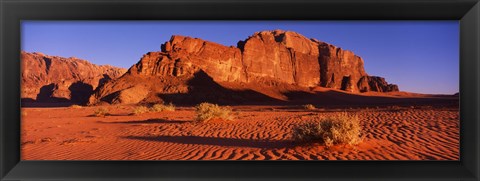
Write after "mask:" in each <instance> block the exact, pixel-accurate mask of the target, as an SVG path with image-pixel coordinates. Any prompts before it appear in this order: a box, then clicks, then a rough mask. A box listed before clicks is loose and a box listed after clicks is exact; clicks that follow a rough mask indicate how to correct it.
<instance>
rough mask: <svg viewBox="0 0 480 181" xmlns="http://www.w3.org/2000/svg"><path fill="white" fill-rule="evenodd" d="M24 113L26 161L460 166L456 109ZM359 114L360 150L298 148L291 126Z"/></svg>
mask: <svg viewBox="0 0 480 181" xmlns="http://www.w3.org/2000/svg"><path fill="white" fill-rule="evenodd" d="M103 107H105V108H107V109H109V110H110V114H111V115H110V116H106V117H95V116H92V115H93V113H94V111H95V110H96V109H98V108H99V107H80V108H74V107H63V108H22V121H21V127H22V135H21V141H22V142H21V150H22V153H21V156H22V160H458V159H459V126H460V124H459V110H458V108H448V107H431V106H418V107H413V106H408V107H407V106H404V107H398V106H393V107H391V106H389V107H374V108H343V109H341V108H332V109H322V108H319V109H316V110H312V111H309V110H305V109H303V108H302V107H301V106H284V107H272V106H234V107H232V108H233V110H234V111H235V116H234V117H235V119H234V120H233V121H220V120H215V121H211V122H208V123H198V124H195V123H193V122H192V120H193V119H194V118H195V111H194V108H193V107H177V110H176V111H174V112H158V113H145V114H141V115H130V113H131V112H132V110H133V108H134V106H103ZM344 111H346V112H349V113H351V114H357V115H358V116H359V118H360V120H361V124H362V126H363V136H364V141H363V142H362V143H360V144H359V145H357V146H345V145H336V146H333V147H330V148H326V147H324V146H322V145H319V144H310V145H299V144H298V143H295V142H293V141H292V139H291V135H292V127H293V126H295V125H296V124H299V123H301V122H307V121H309V120H310V119H311V118H312V117H313V116H328V115H332V114H337V113H340V112H344Z"/></svg>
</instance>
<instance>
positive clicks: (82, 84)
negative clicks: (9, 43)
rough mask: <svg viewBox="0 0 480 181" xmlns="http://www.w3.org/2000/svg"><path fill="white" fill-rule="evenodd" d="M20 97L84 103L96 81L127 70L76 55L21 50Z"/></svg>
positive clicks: (113, 76) (45, 100)
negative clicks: (65, 56)
mask: <svg viewBox="0 0 480 181" xmlns="http://www.w3.org/2000/svg"><path fill="white" fill-rule="evenodd" d="M20 56H21V67H22V75H21V97H22V100H24V101H26V102H28V101H35V102H71V103H78V104H85V103H87V102H88V98H89V97H90V96H91V94H92V93H93V90H94V89H96V88H97V87H98V86H99V85H101V84H103V83H105V82H107V81H108V80H111V79H114V78H117V77H119V76H121V75H123V74H124V73H125V72H126V71H127V70H126V69H123V68H116V67H113V66H109V65H101V66H99V65H94V64H91V63H89V62H88V61H86V60H81V59H78V58H73V57H70V58H63V57H58V56H48V55H44V54H42V53H27V52H23V51H22V52H21V55H20Z"/></svg>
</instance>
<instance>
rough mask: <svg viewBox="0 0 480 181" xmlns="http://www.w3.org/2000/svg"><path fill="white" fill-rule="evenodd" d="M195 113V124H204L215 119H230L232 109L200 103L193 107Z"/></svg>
mask: <svg viewBox="0 0 480 181" xmlns="http://www.w3.org/2000/svg"><path fill="white" fill-rule="evenodd" d="M195 112H196V114H197V117H196V119H195V121H196V122H206V121H209V120H211V119H215V118H219V119H223V120H231V119H232V116H231V114H232V109H230V108H229V107H221V106H219V105H217V104H211V103H206V102H204V103H201V104H199V105H197V106H195Z"/></svg>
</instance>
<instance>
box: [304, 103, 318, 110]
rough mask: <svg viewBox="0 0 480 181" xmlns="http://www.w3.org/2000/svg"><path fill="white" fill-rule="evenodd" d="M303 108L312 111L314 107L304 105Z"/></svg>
mask: <svg viewBox="0 0 480 181" xmlns="http://www.w3.org/2000/svg"><path fill="white" fill-rule="evenodd" d="M303 108H305V109H307V110H314V109H315V106H314V105H312V104H305V105H303Z"/></svg>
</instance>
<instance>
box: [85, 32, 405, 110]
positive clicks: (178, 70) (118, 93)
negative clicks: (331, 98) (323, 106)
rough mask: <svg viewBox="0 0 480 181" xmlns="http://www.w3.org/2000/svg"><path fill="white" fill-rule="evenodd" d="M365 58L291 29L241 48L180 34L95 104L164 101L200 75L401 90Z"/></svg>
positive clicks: (235, 81) (252, 83) (248, 85)
mask: <svg viewBox="0 0 480 181" xmlns="http://www.w3.org/2000/svg"><path fill="white" fill-rule="evenodd" d="M363 63H364V62H363V60H362V58H361V57H359V56H357V55H355V54H354V53H353V52H351V51H348V50H342V49H341V48H339V47H336V46H333V45H330V44H327V43H324V42H321V41H318V40H316V39H308V38H306V37H304V36H303V35H300V34H298V33H295V32H291V31H282V30H275V31H262V32H257V33H255V34H253V35H252V36H250V37H248V38H247V39H246V40H244V41H240V42H238V44H237V47H233V46H231V47H227V46H223V45H220V44H217V43H213V42H208V41H204V40H201V39H198V38H191V37H185V36H177V35H175V36H172V37H171V39H170V41H168V42H166V43H164V44H162V45H161V51H159V52H149V53H147V54H145V55H144V56H143V57H142V58H141V59H140V61H139V62H138V63H137V64H135V65H133V66H132V67H131V68H130V69H129V70H128V72H127V73H126V74H125V76H123V77H121V78H120V79H118V80H115V81H112V82H109V83H107V84H105V85H104V86H101V87H100V88H99V89H98V90H97V91H96V92H95V94H94V95H93V96H92V97H91V98H90V103H91V104H95V103H98V102H100V101H105V102H109V103H138V102H142V101H143V102H145V101H146V102H151V101H163V99H165V96H166V95H172V94H185V95H186V94H190V93H191V92H193V91H194V90H195V89H196V90H198V89H199V87H202V84H199V85H197V86H193V85H192V82H191V80H195V77H196V76H197V75H202V76H207V77H208V78H206V79H205V80H207V79H208V80H210V79H211V81H212V82H213V83H215V84H218V85H219V86H220V87H224V88H225V86H224V85H225V84H228V85H236V86H234V87H236V88H239V87H240V89H242V90H253V89H255V87H261V86H267V87H268V86H270V89H276V88H278V86H282V87H287V88H286V89H287V90H292V88H293V89H295V88H308V87H316V86H321V87H327V88H333V89H338V90H344V91H348V92H366V91H376V92H391V91H398V87H397V86H396V85H393V84H388V83H387V82H386V81H385V79H383V78H381V77H375V76H369V75H368V74H367V73H366V72H365V70H364V67H363ZM193 84H194V83H193ZM209 91H213V90H209ZM213 94H215V93H213ZM225 94H226V93H225ZM199 96H200V97H201V96H203V95H199ZM218 96H220V97H222V94H220V93H219V94H217V97H218ZM180 97H181V96H180ZM224 97H225V99H229V98H228V96H224ZM199 99H201V98H199Z"/></svg>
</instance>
